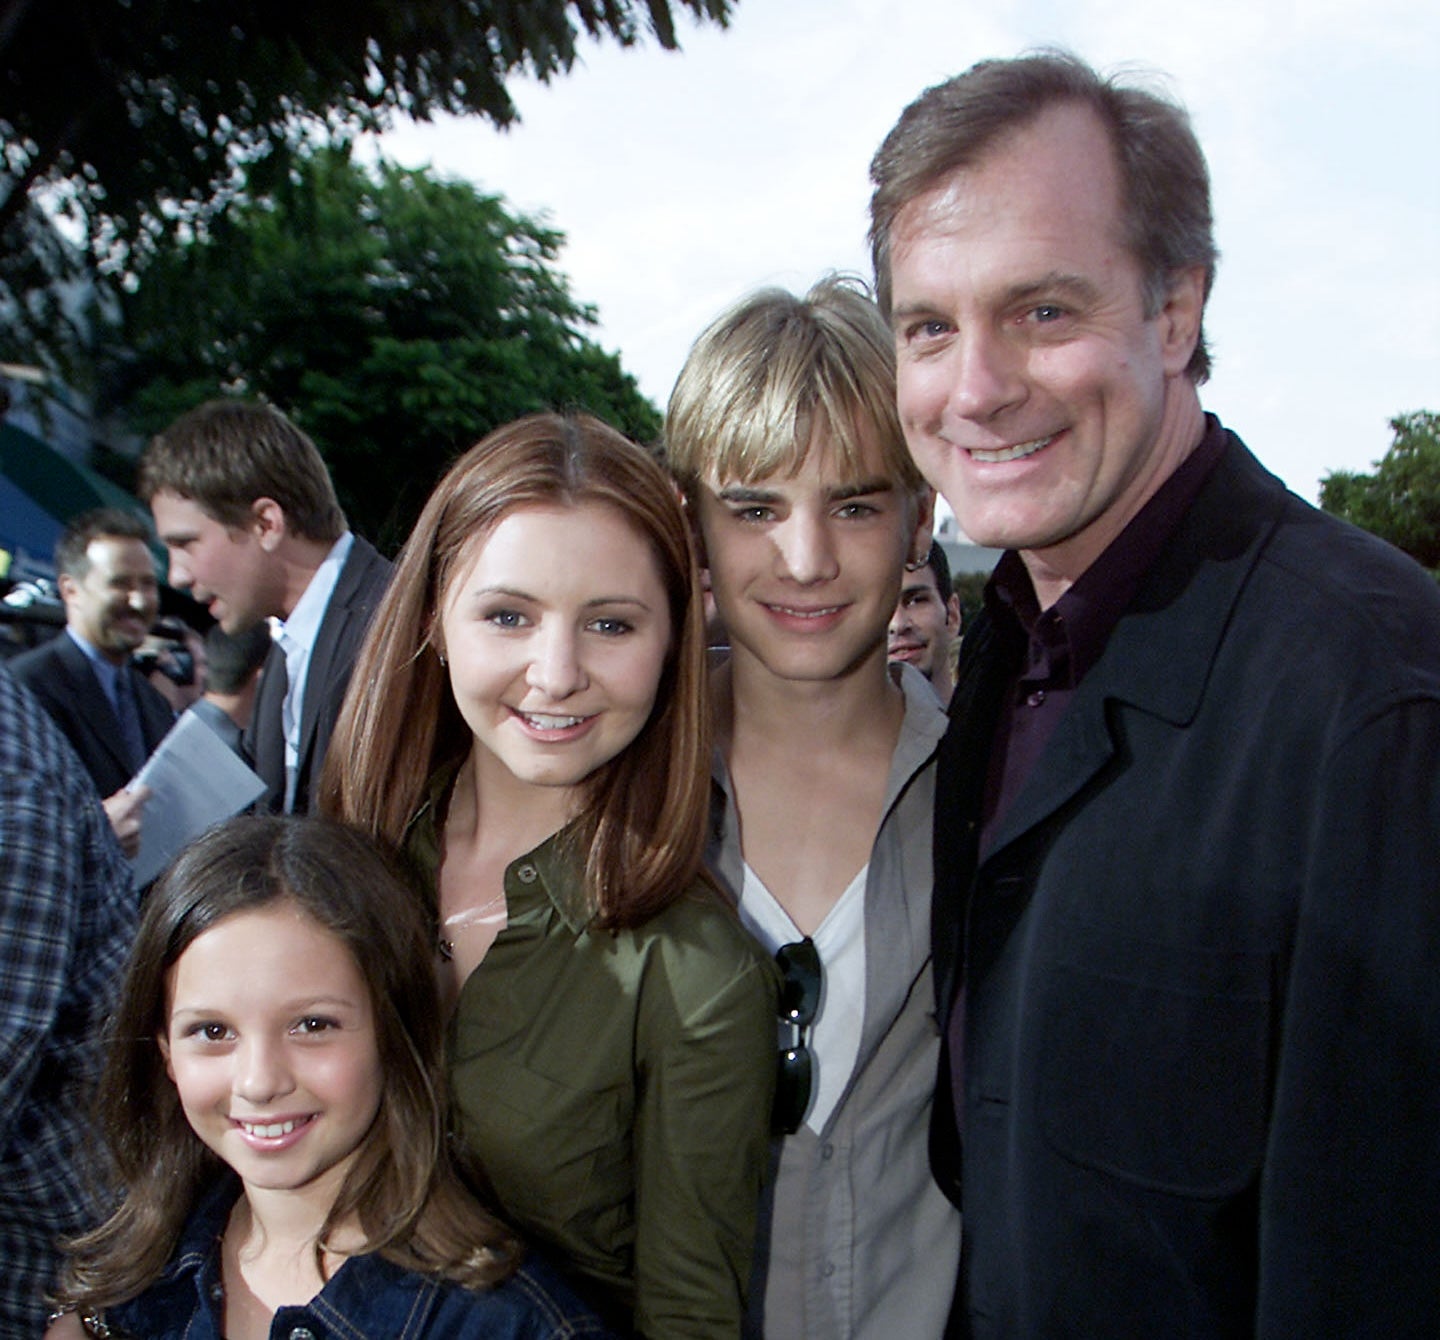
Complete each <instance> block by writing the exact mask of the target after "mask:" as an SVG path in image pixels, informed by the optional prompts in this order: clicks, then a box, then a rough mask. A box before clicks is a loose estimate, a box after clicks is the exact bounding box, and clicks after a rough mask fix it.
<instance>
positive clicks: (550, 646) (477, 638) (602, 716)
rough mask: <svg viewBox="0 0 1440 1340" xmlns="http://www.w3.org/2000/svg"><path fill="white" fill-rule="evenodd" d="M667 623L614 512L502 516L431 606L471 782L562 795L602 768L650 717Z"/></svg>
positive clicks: (654, 575) (629, 532)
mask: <svg viewBox="0 0 1440 1340" xmlns="http://www.w3.org/2000/svg"><path fill="white" fill-rule="evenodd" d="M670 622H671V621H670V604H669V599H668V597H667V595H666V592H665V584H664V581H663V580H662V578H661V574H660V565H659V563H658V561H657V560H656V557H655V554H654V552H653V551H652V549H651V547H650V544H649V542H648V541H647V540H646V538H645V537H644V536H643V535H642V534H641V533H640V531H639V530H637V529H636V528H635V526H634V525H633V524H632V523H631V522H630V521H629V520H627V519H626V517H625V516H624V515H623V514H622V513H621V512H620V511H618V510H617V509H616V508H614V507H612V506H610V505H609V504H606V503H600V502H587V503H581V504H579V505H578V506H573V507H572V506H542V505H533V506H524V507H517V508H515V509H514V510H513V511H511V512H508V513H507V514H506V515H505V516H504V517H502V518H501V520H500V522H499V523H498V524H497V525H496V526H495V528H494V529H493V530H491V531H490V532H489V533H488V534H487V535H485V536H484V537H483V539H481V540H480V541H479V542H478V544H477V546H476V548H475V551H474V553H473V555H472V556H471V557H470V558H469V560H468V562H465V563H463V564H461V566H460V569H459V572H458V575H457V576H456V578H455V579H454V581H452V582H451V584H450V589H449V590H448V591H447V592H445V594H444V597H443V600H442V604H441V610H440V640H441V645H442V646H443V648H444V650H445V654H446V657H447V659H448V661H449V667H450V670H449V673H450V688H451V691H452V692H453V693H454V695H455V702H456V703H457V705H458V706H459V708H460V713H461V715H462V716H463V717H464V718H465V722H466V724H467V725H468V726H469V727H470V729H471V731H472V732H473V734H474V737H475V751H476V752H475V759H476V766H477V769H478V770H479V775H480V776H481V778H482V779H488V780H489V781H490V782H491V783H492V784H495V783H497V782H498V783H501V784H504V783H506V782H518V783H520V784H521V785H522V786H530V787H545V788H554V787H559V788H573V787H575V786H577V785H578V784H579V783H580V782H582V781H584V780H585V778H586V777H588V776H590V774H591V773H593V772H594V771H595V770H596V769H597V768H599V767H602V766H603V765H604V764H606V763H608V762H609V761H610V760H611V759H613V758H614V757H615V756H616V755H617V754H619V753H620V752H621V751H622V750H623V749H625V748H626V747H627V746H628V745H629V744H630V743H631V742H632V741H633V740H634V739H635V737H636V736H637V735H639V734H640V732H641V730H642V729H643V728H644V726H645V723H646V721H648V720H649V718H650V713H651V711H652V710H653V709H654V706H655V698H656V694H657V693H658V691H659V687H660V678H661V675H662V672H663V671H664V668H665V661H666V658H667V656H668V655H669V652H670V646H671V641H672V637H671V632H672V630H671V626H670ZM482 785H483V780H482Z"/></svg>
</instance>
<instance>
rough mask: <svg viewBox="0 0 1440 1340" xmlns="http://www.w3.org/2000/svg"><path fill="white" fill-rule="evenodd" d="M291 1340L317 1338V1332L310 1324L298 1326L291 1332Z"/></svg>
mask: <svg viewBox="0 0 1440 1340" xmlns="http://www.w3.org/2000/svg"><path fill="white" fill-rule="evenodd" d="M290 1340H315V1332H314V1331H312V1330H311V1329H310V1328H309V1327H308V1326H297V1327H296V1328H295V1329H294V1330H293V1331H291V1332H290Z"/></svg>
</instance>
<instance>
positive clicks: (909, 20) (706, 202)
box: [383, 0, 1440, 500]
mask: <svg viewBox="0 0 1440 1340" xmlns="http://www.w3.org/2000/svg"><path fill="white" fill-rule="evenodd" d="M681 29H682V39H681V40H682V45H683V48H684V50H683V52H681V53H667V52H663V51H661V50H660V49H659V48H657V47H655V46H654V45H653V44H652V45H649V46H646V47H642V48H639V49H633V50H630V51H624V50H621V49H620V48H618V47H616V46H615V45H614V44H613V43H610V44H606V45H603V46H596V45H591V46H588V47H586V48H585V51H584V57H583V60H584V63H583V65H582V66H579V67H577V68H576V69H575V71H574V72H573V73H572V74H571V75H569V76H568V77H565V78H561V79H559V80H557V81H556V82H554V83H553V84H551V85H550V86H549V87H548V88H547V87H545V86H543V85H539V84H537V83H534V82H532V81H517V82H516V83H515V84H513V85H512V93H513V95H514V97H515V100H516V102H517V104H518V106H519V108H520V113H521V117H522V124H521V125H520V126H519V127H517V128H515V129H512V130H510V131H508V132H500V131H497V130H495V129H493V128H492V127H490V126H489V125H488V124H486V123H482V122H479V121H465V122H455V121H451V122H448V123H443V124H435V125H431V126H414V127H411V126H405V127H402V128H397V129H396V130H395V131H394V132H392V133H390V134H388V135H387V136H385V137H384V140H383V150H384V152H385V153H387V154H388V155H389V156H390V157H391V158H393V159H395V160H396V161H398V162H401V163H403V164H405V165H407V166H419V165H422V164H426V163H428V164H431V165H432V166H433V167H434V168H435V169H437V170H438V171H439V172H441V173H443V174H444V175H447V176H454V177H462V178H465V179H467V180H470V181H473V182H475V183H476V184H477V185H479V186H480V187H482V188H483V189H485V190H487V191H490V192H494V193H497V194H500V195H503V196H504V197H506V199H507V200H508V201H509V202H510V203H511V204H512V205H514V206H515V207H517V208H519V209H521V210H524V211H526V212H530V213H541V212H543V213H544V214H545V216H546V217H547V218H548V221H549V222H550V223H551V224H553V225H554V226H555V227H557V228H559V229H561V230H562V231H563V232H565V233H566V234H567V236H568V239H569V241H568V245H567V246H566V248H565V251H564V252H563V254H562V258H561V266H562V268H563V269H564V270H565V271H566V272H567V273H568V274H569V275H570V277H571V280H572V284H573V289H574V292H575V294H576V296H577V297H578V298H580V299H581V300H582V301H585V302H588V303H591V304H593V305H595V306H596V307H597V308H598V310H599V315H600V322H601V325H600V329H599V331H598V339H599V342H600V343H601V344H602V345H604V346H605V347H606V348H607V349H612V350H618V351H619V353H620V355H621V358H622V361H623V362H624V365H625V367H626V368H627V369H628V370H629V371H630V372H632V373H634V374H635V376H636V377H637V378H638V380H639V382H640V385H641V388H642V389H643V390H644V391H645V392H646V394H647V395H649V396H650V397H651V398H652V399H653V400H654V401H655V402H656V403H657V404H658V405H660V406H661V407H662V408H663V407H664V404H665V401H666V399H667V398H668V396H669V393H670V387H671V384H672V383H673V381H674V379H675V376H676V374H677V373H678V372H679V369H680V365H681V363H682V361H683V360H684V357H685V353H686V351H687V349H688V348H689V345H690V342H691V340H692V339H693V338H694V337H695V335H696V334H697V333H698V332H699V330H700V329H701V327H702V326H704V325H705V323H706V322H708V321H709V320H710V319H711V317H713V316H715V315H716V314H717V313H718V312H719V311H720V310H721V309H723V308H724V307H726V306H728V305H729V304H730V303H731V302H733V301H734V300H735V299H737V298H738V297H740V296H741V295H742V294H744V293H746V292H748V291H749V290H750V289H752V288H755V287H757V286H759V285H761V284H772V283H775V284H781V285H784V286H786V287H788V288H791V289H804V288H805V287H807V286H808V285H809V284H810V283H812V282H813V281H814V280H815V279H816V278H818V277H819V276H820V275H821V274H823V273H824V272H825V271H827V270H831V269H841V270H851V271H855V272H858V273H860V274H863V275H865V276H867V277H868V276H869V262H868V258H867V253H866V249H865V227H866V203H867V199H868V181H867V175H866V174H867V168H868V165H869V160H870V156H871V154H872V153H873V152H874V150H875V148H876V146H877V145H878V144H879V142H880V140H881V139H882V138H883V137H884V135H885V133H886V132H887V131H888V130H889V128H890V126H891V125H892V124H893V123H894V121H895V119H896V117H897V116H898V115H899V113H900V111H901V109H902V108H903V107H904V106H905V105H906V103H908V102H909V101H910V100H911V99H912V98H913V97H914V96H915V95H916V94H918V93H919V92H920V91H921V90H922V89H923V88H925V87H926V86H927V85H929V84H932V83H935V82H937V81H938V80H940V79H943V78H945V77H947V76H948V75H951V74H954V73H958V72H959V71H960V70H962V69H964V68H965V67H966V66H968V65H970V64H971V63H972V62H973V61H975V60H978V59H981V58H982V57H988V56H1008V55H1014V54H1017V53H1018V52H1020V51H1021V50H1023V49H1025V48H1026V47H1030V46H1035V45H1038V44H1042V43H1058V44H1062V45H1065V46H1069V47H1071V48H1072V49H1074V50H1075V51H1077V52H1079V53H1080V54H1081V55H1082V56H1084V57H1086V58H1087V59H1088V60H1090V61H1091V62H1093V63H1094V64H1096V65H1098V66H1100V67H1102V68H1105V69H1109V68H1112V67H1115V66H1117V65H1139V66H1141V67H1144V68H1147V69H1149V70H1152V71H1160V72H1162V73H1164V74H1165V75H1167V76H1168V80H1167V84H1168V87H1170V88H1171V90H1172V91H1173V92H1174V93H1176V94H1178V96H1179V97H1180V98H1181V100H1182V101H1183V102H1185V104H1186V105H1187V106H1188V107H1189V108H1190V111H1191V114H1192V116H1193V118H1194V121H1195V125H1196V128H1197V130H1198V133H1199V135H1200V140H1201V143H1202V144H1203V145H1204V147H1205V150H1206V153H1207V156H1208V158H1209V161H1210V168H1211V174H1212V177H1213V180H1214V194H1215V214H1216V231H1217V237H1218V241H1219V245H1220V249H1221V252H1222V258H1221V264H1220V270H1219V277H1218V279H1217V282H1216V288H1215V293H1214V296H1213V297H1212V299H1211V303H1210V309H1209V315H1208V317H1207V328H1208V330H1209V333H1210V337H1211V342H1212V346H1213V348H1214V352H1215V356H1216V371H1215V375H1214V376H1213V378H1212V380H1211V381H1210V383H1209V384H1208V385H1207V386H1206V387H1205V388H1204V391H1203V397H1204V400H1205V402H1206V404H1207V406H1208V407H1209V408H1211V409H1214V410H1216V411H1217V412H1219V414H1220V415H1221V417H1222V418H1223V419H1224V420H1225V421H1226V423H1227V424H1228V425H1229V426H1230V427H1232V428H1234V429H1235V430H1236V431H1237V432H1239V433H1240V434H1241V435H1242V436H1243V437H1244V438H1245V439H1246V441H1247V442H1248V443H1249V445H1250V446H1251V447H1252V448H1253V449H1254V450H1255V451H1256V453H1257V454H1258V455H1259V456H1260V457H1261V459H1262V460H1264V461H1265V462H1266V463H1267V464H1268V465H1269V466H1270V467H1271V468H1272V469H1273V470H1275V471H1276V472H1277V473H1278V474H1280V475H1281V476H1282V477H1283V478H1284V479H1285V480H1286V481H1287V482H1288V483H1289V485H1290V486H1291V487H1292V488H1293V489H1295V490H1296V492H1298V493H1300V494H1301V495H1302V496H1304V497H1306V498H1310V499H1312V500H1313V499H1314V498H1315V496H1316V494H1317V492H1318V488H1319V480H1320V478H1321V477H1322V476H1323V475H1324V474H1326V473H1327V472H1328V471H1330V470H1334V469H1361V470H1365V469H1369V467H1370V465H1371V464H1372V462H1373V461H1375V460H1376V459H1378V457H1380V456H1381V455H1382V454H1383V453H1384V451H1385V448H1386V446H1387V445H1388V444H1389V441H1390V432H1389V428H1388V426H1387V421H1388V419H1389V418H1390V417H1391V416H1392V415H1394V414H1397V413H1401V412H1404V411H1407V410H1414V409H1432V410H1437V411H1440V5H1436V4H1434V3H1432V2H1431V0H1212V2H1211V3H1210V4H1207V5H1193V6H1179V5H1160V4H1146V3H1141V2H1140V0H1128V2H1127V0H1069V2H1068V3H1063V2H1062V0H992V2H991V3H989V4H977V3H963V2H962V0H738V3H737V4H736V7H735V12H734V17H733V19H732V21H731V25H730V27H729V29H728V30H726V31H721V30H719V29H715V28H703V29H702V28H697V27H694V26H693V25H692V24H690V23H688V22H686V21H682V23H681Z"/></svg>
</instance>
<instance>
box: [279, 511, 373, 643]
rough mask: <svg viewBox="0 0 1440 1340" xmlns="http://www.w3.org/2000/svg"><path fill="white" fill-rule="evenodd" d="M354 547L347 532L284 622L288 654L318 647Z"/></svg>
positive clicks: (281, 631)
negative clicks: (337, 587)
mask: <svg viewBox="0 0 1440 1340" xmlns="http://www.w3.org/2000/svg"><path fill="white" fill-rule="evenodd" d="M354 543H355V535H354V533H353V532H351V531H348V530H347V531H346V532H345V534H343V535H342V536H341V537H340V538H339V539H338V540H336V541H335V543H334V544H333V545H331V546H330V552H329V553H328V554H326V555H325V557H324V559H323V560H322V561H321V563H320V566H319V567H318V568H316V569H315V575H314V576H313V577H311V578H310V584H309V585H308V586H307V587H306V588H305V590H304V592H303V593H302V594H301V596H300V599H299V600H297V601H296V602H295V608H294V609H293V610H291V611H290V617H289V618H288V619H282V620H281V621H280V626H279V636H280V639H281V643H282V645H283V646H284V647H285V649H286V650H287V651H288V650H290V648H291V647H292V646H294V647H295V648H297V649H298V648H303V649H304V650H306V651H309V650H310V649H311V648H312V647H313V646H314V645H315V639H316V638H317V637H318V636H319V635H320V624H321V622H322V621H323V620H324V618H325V609H326V607H327V606H328V605H329V604H330V597H331V596H332V595H333V594H334V592H335V586H336V584H337V583H338V582H339V580H340V572H341V570H342V569H343V568H344V566H345V560H346V559H347V558H349V557H350V550H351V548H352V547H353V545H354Z"/></svg>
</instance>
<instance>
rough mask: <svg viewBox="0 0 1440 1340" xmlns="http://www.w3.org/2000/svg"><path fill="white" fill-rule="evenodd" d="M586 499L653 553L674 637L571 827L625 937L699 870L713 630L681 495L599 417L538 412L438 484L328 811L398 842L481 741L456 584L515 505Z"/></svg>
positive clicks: (356, 712)
mask: <svg viewBox="0 0 1440 1340" xmlns="http://www.w3.org/2000/svg"><path fill="white" fill-rule="evenodd" d="M589 503H600V504H603V505H605V506H607V507H612V508H614V509H615V510H616V511H618V512H619V513H620V514H621V515H622V516H623V517H624V518H625V519H626V520H627V521H628V522H629V523H630V524H631V525H632V526H633V527H634V528H635V529H636V531H637V533H638V534H639V535H640V536H641V537H643V538H644V540H645V541H646V542H647V543H648V544H649V546H650V550H651V552H652V554H653V555H654V558H655V562H656V565H657V567H658V569H659V573H660V577H661V580H662V582H663V584H664V587H665V591H666V594H667V596H668V598H669V604H670V622H671V629H672V634H671V636H672V646H671V648H670V651H669V654H668V656H667V657H666V661H665V669H664V672H663V675H662V677H661V682H660V687H659V693H658V695H657V697H656V700H655V707H654V710H653V711H652V712H651V715H650V719H649V720H648V721H647V722H646V723H645V725H644V727H643V728H642V729H641V731H640V734H639V735H638V736H637V737H636V738H635V740H634V741H633V742H632V743H631V744H630V745H629V746H628V747H627V748H626V749H624V750H622V751H621V753H620V754H619V755H617V756H616V757H615V758H614V759H611V760H610V761H609V762H608V763H606V764H604V765H603V766H601V767H600V768H598V769H596V771H595V772H594V773H592V774H591V776H590V777H589V778H587V779H586V781H585V783H584V787H583V800H582V805H581V812H580V814H579V815H578V817H577V819H576V820H575V822H574V824H573V825H572V828H571V836H572V837H573V839H574V845H575V849H576V851H577V853H578V854H579V855H580V857H581V858H582V859H583V860H584V862H585V889H586V894H587V897H588V899H589V903H590V907H591V909H592V911H593V913H594V917H595V920H596V922H597V924H598V925H600V926H603V927H607V928H612V929H615V928H620V927H625V926H635V925H639V924H640V923H642V922H644V921H646V920H648V919H649V918H650V917H652V916H654V915H655V913H657V912H659V911H660V910H661V909H662V908H664V907H665V906H667V905H668V904H669V903H670V902H672V901H673V900H674V899H675V898H676V897H678V896H679V895H681V894H682V893H683V892H684V891H685V889H686V887H687V886H688V885H689V884H690V882H691V881H692V880H693V879H694V878H695V876H696V874H697V872H698V870H699V868H700V859H701V855H702V852H703V850H704V844H705V823H706V813H707V805H708V798H709V785H710V783H709V766H710V729H709V714H708V710H707V704H706V701H705V685H704V675H705V629H704V612H703V609H702V607H701V602H700V600H699V598H698V591H699V586H698V577H697V572H696V568H695V560H694V555H693V552H692V549H691V545H690V538H689V534H688V530H687V527H686V523H685V518H684V514H683V512H682V510H681V507H680V503H679V500H678V498H677V495H676V490H675V487H674V485H673V484H672V482H671V481H670V478H669V476H668V475H667V474H666V473H665V471H664V470H663V469H662V468H661V466H660V465H659V464H658V463H657V462H656V461H655V460H654V459H653V458H652V457H651V456H650V455H649V454H648V453H647V452H645V451H644V450H643V449H642V448H640V447H638V446H636V445H635V444H634V443H633V442H630V441H628V440H627V439H626V438H624V437H622V436H621V435H620V434H619V433H617V432H616V431H615V430H614V429H612V428H609V427H607V426H606V425H605V424H603V423H601V422H600V421H599V420H598V419H595V418H592V417H590V416H589V415H583V414H576V415H558V414H536V415H532V416H530V417H528V418H524V419H520V420H518V421H516V422H515V423H511V424H508V425H506V426H505V427H503V428H500V429H497V430H496V431H495V432H493V433H491V434H490V435H489V436H488V437H486V438H485V439H484V440H483V441H481V442H480V443H478V444H477V445H476V446H474V447H472V448H471V449H470V450H469V451H467V452H466V453H465V455H463V456H462V457H461V458H460V459H459V460H458V461H456V463H455V464H454V465H453V466H452V467H451V468H450V470H449V471H448V473H447V474H446V475H445V477H444V478H443V479H442V480H441V481H440V483H439V484H438V485H437V486H436V489H435V491H434V493H433V494H431V496H430V500H429V502H427V503H426V505H425V509H424V511H423V512H422V513H421V516H420V519H419V521H418V522H417V523H416V525H415V529H414V531H413V532H412V533H411V536H410V538H409V540H408V541H407V542H406V544H405V547H404V549H403V550H402V551H401V554H400V557H399V560H398V562H397V564H396V569H395V574H394V577H393V578H392V580H391V583H390V589H389V591H388V592H387V593H386V595H385V598H384V600H383V601H382V602H381V604H380V607H379V609H378V610H377V611H376V614H375V619H374V622H373V623H372V625H371V628H370V634H369V636H368V637H367V638H366V641H365V645H364V648H363V649H362V651H361V653H360V657H359V660H358V662H357V663H356V667H355V671H354V674H353V675H352V677H351V680H350V691H349V693H348V694H347V695H346V698H345V704H344V707H343V708H342V710H341V712H340V718H339V721H338V722H337V724H336V727H335V732H334V735H333V736H332V738H331V741H330V745H329V749H328V751H327V754H326V760H325V767H324V772H323V774H322V778H321V784H320V795H321V802H320V803H321V807H322V809H323V810H324V812H325V813H327V814H330V815H333V816H334V817H336V818H339V819H342V820H344V821H345V822H346V823H351V824H354V825H355V826H356V827H358V828H361V829H363V830H364V831H365V832H367V833H369V834H370V835H371V836H372V837H374V838H376V839H377V840H378V841H379V842H380V843H381V844H382V845H384V846H387V847H388V848H390V849H391V850H395V849H397V848H398V847H399V846H400V844H401V841H402V839H403V836H404V832H405V828H406V826H407V824H408V823H409V821H410V819H411V818H412V816H413V815H414V814H415V812H416V810H417V809H418V808H419V806H420V804H421V801H422V799H423V797H424V793H425V785H426V781H427V779H428V778H429V777H430V776H431V774H432V773H433V772H434V771H435V770H436V769H437V768H438V767H440V766H441V765H442V764H445V763H448V762H453V761H458V760H459V759H461V758H463V757H464V756H465V754H466V752H467V751H468V750H469V748H470V746H471V741H472V736H471V732H470V728H469V727H468V726H467V725H466V724H465V721H464V719H463V718H462V717H461V715H460V710H459V708H458V707H457V706H456V704H455V699H454V697H453V695H452V693H451V691H450V683H449V679H448V676H447V673H446V669H445V667H444V665H442V663H441V661H440V654H439V649H438V647H437V645H436V637H437V630H438V627H439V618H440V610H441V609H442V608H443V605H444V602H445V599H446V596H447V594H448V592H449V589H450V584H451V582H452V581H453V580H454V579H455V578H456V577H458V576H459V575H461V573H463V571H464V568H465V565H466V563H467V562H468V561H469V559H470V558H471V557H473V555H474V553H475V546H476V545H477V544H478V543H483V541H484V539H485V537H486V536H488V535H489V534H490V532H491V531H493V530H494V528H495V526H496V525H497V524H499V522H500V521H501V519H502V518H503V517H504V516H505V515H506V514H507V513H509V512H511V511H513V510H514V509H515V508H517V507H526V506H548V507H554V506H560V507H578V506H581V505H584V504H589Z"/></svg>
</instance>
